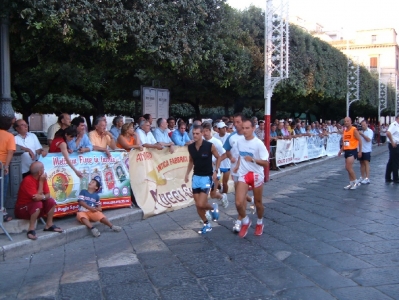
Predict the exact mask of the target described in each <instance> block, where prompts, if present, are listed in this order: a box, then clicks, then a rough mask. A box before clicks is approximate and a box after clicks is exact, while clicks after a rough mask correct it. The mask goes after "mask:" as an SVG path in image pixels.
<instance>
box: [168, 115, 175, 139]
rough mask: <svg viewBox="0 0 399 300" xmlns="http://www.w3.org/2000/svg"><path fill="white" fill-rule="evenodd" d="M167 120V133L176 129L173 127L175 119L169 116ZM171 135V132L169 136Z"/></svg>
mask: <svg viewBox="0 0 399 300" xmlns="http://www.w3.org/2000/svg"><path fill="white" fill-rule="evenodd" d="M167 121H168V128H166V131H167V133H168V134H169V133H170V132H173V131H175V130H176V127H175V126H176V120H175V118H173V117H169V118H168V120H167ZM171 135H172V134H169V137H170V136H171Z"/></svg>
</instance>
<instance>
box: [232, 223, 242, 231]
mask: <svg viewBox="0 0 399 300" xmlns="http://www.w3.org/2000/svg"><path fill="white" fill-rule="evenodd" d="M240 230H241V221H240V220H236V221H235V222H234V226H233V232H235V233H239V232H240Z"/></svg>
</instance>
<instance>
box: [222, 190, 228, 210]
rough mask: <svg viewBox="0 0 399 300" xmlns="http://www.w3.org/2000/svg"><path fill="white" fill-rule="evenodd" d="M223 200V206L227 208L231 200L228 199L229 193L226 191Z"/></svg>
mask: <svg viewBox="0 0 399 300" xmlns="http://www.w3.org/2000/svg"><path fill="white" fill-rule="evenodd" d="M221 201H222V206H223V208H227V206H229V200H227V195H226V194H225V193H223V194H222V199H221Z"/></svg>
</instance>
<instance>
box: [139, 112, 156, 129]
mask: <svg viewBox="0 0 399 300" xmlns="http://www.w3.org/2000/svg"><path fill="white" fill-rule="evenodd" d="M143 118H144V119H145V120H146V121H148V122H150V128H151V127H152V121H153V119H152V116H151V114H145V115H144V116H143ZM140 124H141V123H140Z"/></svg>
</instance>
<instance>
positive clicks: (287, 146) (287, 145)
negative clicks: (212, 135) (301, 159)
mask: <svg viewBox="0 0 399 300" xmlns="http://www.w3.org/2000/svg"><path fill="white" fill-rule="evenodd" d="M293 160H294V159H293V142H292V140H291V139H290V140H277V149H276V165H277V166H282V165H287V164H290V163H292V162H293Z"/></svg>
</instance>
